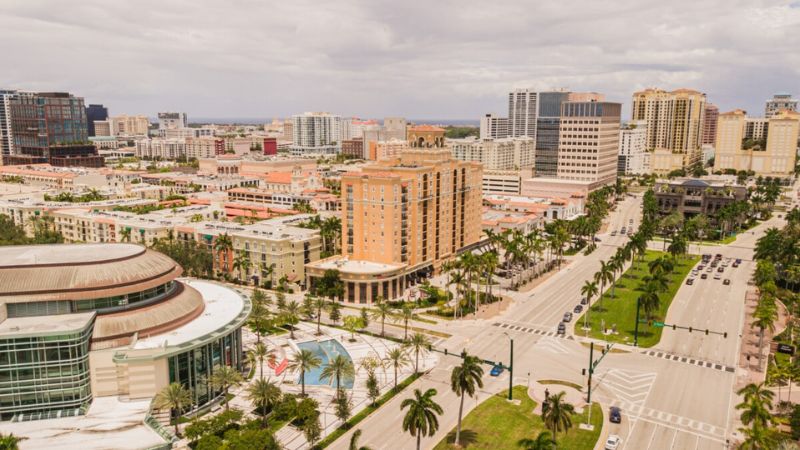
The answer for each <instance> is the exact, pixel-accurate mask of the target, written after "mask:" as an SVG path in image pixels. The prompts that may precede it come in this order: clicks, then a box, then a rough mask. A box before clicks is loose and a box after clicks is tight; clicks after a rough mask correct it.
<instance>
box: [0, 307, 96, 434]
mask: <svg viewBox="0 0 800 450" xmlns="http://www.w3.org/2000/svg"><path fill="white" fill-rule="evenodd" d="M92 328H93V322H91V323H89V324H88V326H87V327H86V329H84V330H83V331H80V332H76V333H71V334H63V335H52V336H32V337H18V338H12V339H0V420H8V419H11V418H12V417H14V416H15V415H18V414H25V413H36V415H37V416H40V417H42V418H45V417H48V414H47V413H48V412H49V411H58V410H68V409H73V410H75V409H80V408H83V407H85V406H86V405H87V404H88V403H89V402H90V401H91V399H92V390H91V383H90V379H89V339H90V338H91V335H92Z"/></svg>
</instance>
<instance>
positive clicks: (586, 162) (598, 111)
mask: <svg viewBox="0 0 800 450" xmlns="http://www.w3.org/2000/svg"><path fill="white" fill-rule="evenodd" d="M621 108H622V106H621V105H620V104H619V103H610V102H594V101H590V102H564V103H562V105H561V123H560V124H559V129H558V131H559V142H558V178H560V179H562V180H575V181H582V182H590V183H592V184H593V186H594V187H599V186H602V185H608V184H612V183H614V181H615V180H616V179H617V153H618V152H619V125H620V110H621Z"/></svg>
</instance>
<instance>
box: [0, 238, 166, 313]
mask: <svg viewBox="0 0 800 450" xmlns="http://www.w3.org/2000/svg"><path fill="white" fill-rule="evenodd" d="M181 272H182V269H181V267H180V266H179V265H178V264H177V263H176V262H175V261H173V260H172V259H170V258H169V257H167V256H166V255H163V254H161V253H158V252H155V251H152V250H149V249H147V248H145V247H142V246H139V245H133V244H55V245H22V246H6V247H0V302H31V301H43V300H81V299H90V298H99V297H110V296H114V295H120V294H124V293H129V292H139V291H143V290H146V289H149V288H151V287H154V286H158V285H160V284H164V283H166V282H168V281H170V280H173V279H175V278H176V277H178V276H179V275H180V274H181Z"/></svg>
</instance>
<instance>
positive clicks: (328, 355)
mask: <svg viewBox="0 0 800 450" xmlns="http://www.w3.org/2000/svg"><path fill="white" fill-rule="evenodd" d="M297 346H298V347H299V348H300V349H301V350H311V351H312V352H313V353H314V354H315V355H317V357H319V359H320V360H322V364H320V366H319V367H317V368H316V369H312V370H307V371H306V385H308V386H331V387H335V382H336V379H335V378H333V379H327V378H326V379H322V380H321V379H320V375H321V374H322V369H324V368H325V366H326V365H327V364H328V361H330V360H331V359H333V358H335V357H336V355H342V356H344V357H345V358H347V359H349V360H350V361H351V362H352V361H353V359H352V358H350V354H349V353H347V350H345V349H344V347H343V346H342V344H340V343H339V341H337V340H335V339H329V340H327V341H322V342H316V341H308V342H301V343H299V344H297ZM354 382H355V380H354V379H353V378H352V377H343V378H342V380H341V382H340V386H341V387H343V388H345V389H352V388H353V383H354ZM297 383H298V384H299V383H300V377H297Z"/></svg>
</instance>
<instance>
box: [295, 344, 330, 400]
mask: <svg viewBox="0 0 800 450" xmlns="http://www.w3.org/2000/svg"><path fill="white" fill-rule="evenodd" d="M320 365H322V360H321V359H320V358H319V356H317V355H316V354H315V353H314V352H312V351H311V350H306V349H302V350H300V351H299V352H297V353H295V354H294V357H292V360H291V361H289V366H288V368H289V370H297V371H299V372H300V396H301V397H305V396H306V372H308V371H310V370H314V369H316V368H317V367H319V366H320Z"/></svg>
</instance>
